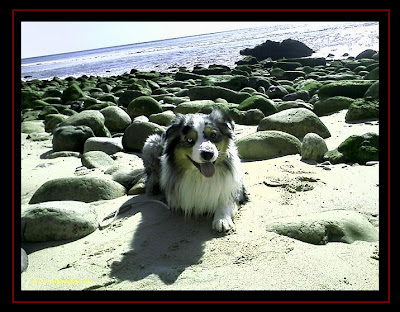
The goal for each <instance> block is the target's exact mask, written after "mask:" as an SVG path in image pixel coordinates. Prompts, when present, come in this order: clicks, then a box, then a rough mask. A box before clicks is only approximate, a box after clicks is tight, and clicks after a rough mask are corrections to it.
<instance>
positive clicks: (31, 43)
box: [21, 22, 268, 58]
mask: <svg viewBox="0 0 400 312" xmlns="http://www.w3.org/2000/svg"><path fill="white" fill-rule="evenodd" d="M266 24H268V22H22V23H21V58H28V57H35V56H44V55H51V54H59V53H66V52H74V51H82V50H89V49H97V48H104V47H112V46H118V45H125V44H132V43H138V42H147V41H154V40H159V39H168V38H177V37H183V36H191V35H199V34H206V33H213V32H219V31H226V30H233V29H241V28H250V27H259V26H263V25H266Z"/></svg>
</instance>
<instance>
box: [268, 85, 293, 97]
mask: <svg viewBox="0 0 400 312" xmlns="http://www.w3.org/2000/svg"><path fill="white" fill-rule="evenodd" d="M287 94H289V92H288V90H286V88H285V87H283V86H270V87H269V88H268V90H267V95H268V96H269V97H270V98H271V99H281V98H283V97H284V96H285V95H287Z"/></svg>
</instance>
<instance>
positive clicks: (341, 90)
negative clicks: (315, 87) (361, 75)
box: [318, 80, 375, 99]
mask: <svg viewBox="0 0 400 312" xmlns="http://www.w3.org/2000/svg"><path fill="white" fill-rule="evenodd" d="M374 82H375V81H373V80H339V81H335V82H331V83H328V84H326V85H324V86H322V87H321V88H320V89H319V91H318V95H319V97H320V98H321V99H322V98H328V97H332V96H337V95H342V96H347V97H349V98H352V99H356V98H362V97H363V96H364V94H365V92H366V91H367V90H368V89H369V87H371V86H372V84H373V83H374Z"/></svg>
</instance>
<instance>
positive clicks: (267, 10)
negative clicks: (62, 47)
mask: <svg viewBox="0 0 400 312" xmlns="http://www.w3.org/2000/svg"><path fill="white" fill-rule="evenodd" d="M11 11H12V13H11V14H12V17H11V20H12V31H11V32H12V39H11V44H12V48H11V49H12V88H11V89H12V97H11V98H12V112H11V115H12V122H11V123H12V131H11V132H12V134H11V137H12V151H11V154H12V169H11V172H12V177H11V180H12V192H11V196H12V283H11V284H12V292H11V295H12V303H50V302H51V303H70V302H74V303H99V302H101V303H123V302H124V303H154V302H157V303H285V302H288V301H264V300H260V301H101V300H99V301H92V300H91V301H62V300H59V301H16V300H15V293H14V287H15V281H14V279H15V270H14V269H15V266H14V253H15V246H14V243H15V241H14V231H15V228H14V221H15V216H14V206H15V202H14V196H15V190H14V184H15V172H14V169H15V160H14V157H15V152H14V150H15V144H14V143H15V135H14V129H15V119H14V118H15V112H14V103H15V102H14V101H15V97H14V92H15V86H14V81H15V73H14V66H15V57H14V53H15V50H14V47H15V33H14V23H15V13H17V12H94V13H95V12H164V13H165V12H228V13H229V12H238V13H241V12H243V13H245V12H300V13H301V12H309V13H313V12H337V13H345V12H386V13H387V19H388V29H387V34H388V51H387V52H388V55H387V56H388V68H387V72H388V77H387V78H388V120H387V122H388V133H387V135H388V220H387V221H388V223H387V226H388V280H387V282H388V293H387V295H388V299H387V300H384V301H340V302H341V303H366V302H368V303H390V299H391V297H390V9H12V10H11ZM290 302H291V303H310V302H313V303H336V302H338V301H290Z"/></svg>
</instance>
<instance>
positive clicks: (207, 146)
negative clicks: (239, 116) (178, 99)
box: [107, 110, 247, 232]
mask: <svg viewBox="0 0 400 312" xmlns="http://www.w3.org/2000/svg"><path fill="white" fill-rule="evenodd" d="M234 127H235V125H234V122H233V120H232V119H231V118H230V117H229V116H228V114H227V113H226V112H224V111H220V110H215V111H213V112H212V113H211V114H209V115H204V114H187V115H181V114H178V115H177V116H176V118H175V119H174V120H173V122H172V123H171V125H170V126H169V127H168V128H167V129H166V131H165V132H164V133H163V134H162V135H159V134H153V135H151V136H149V137H148V138H147V140H146V142H145V144H144V146H143V150H142V153H143V154H142V158H143V164H144V171H145V172H143V170H142V169H138V170H134V171H133V172H131V173H119V172H118V173H117V174H115V175H113V178H114V180H115V181H117V182H119V183H121V184H122V185H124V186H125V187H127V188H130V187H131V186H132V185H134V184H135V183H137V181H138V180H139V179H145V180H146V194H148V195H157V194H162V197H165V200H166V203H167V205H168V207H169V208H170V209H172V210H177V211H179V210H180V211H183V213H184V214H185V215H187V216H199V215H212V216H213V221H212V227H213V228H214V229H215V230H217V231H219V232H228V231H231V230H233V229H234V223H233V218H234V216H235V214H236V212H237V210H238V208H239V205H240V204H241V203H243V202H244V201H245V200H246V199H247V196H246V194H245V191H244V187H243V179H242V171H241V163H240V159H239V156H238V151H237V149H236V146H235V143H234ZM161 203H162V202H161ZM117 214H118V212H117V213H116V214H115V216H114V219H115V218H116V216H117ZM107 218H108V217H107Z"/></svg>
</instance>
